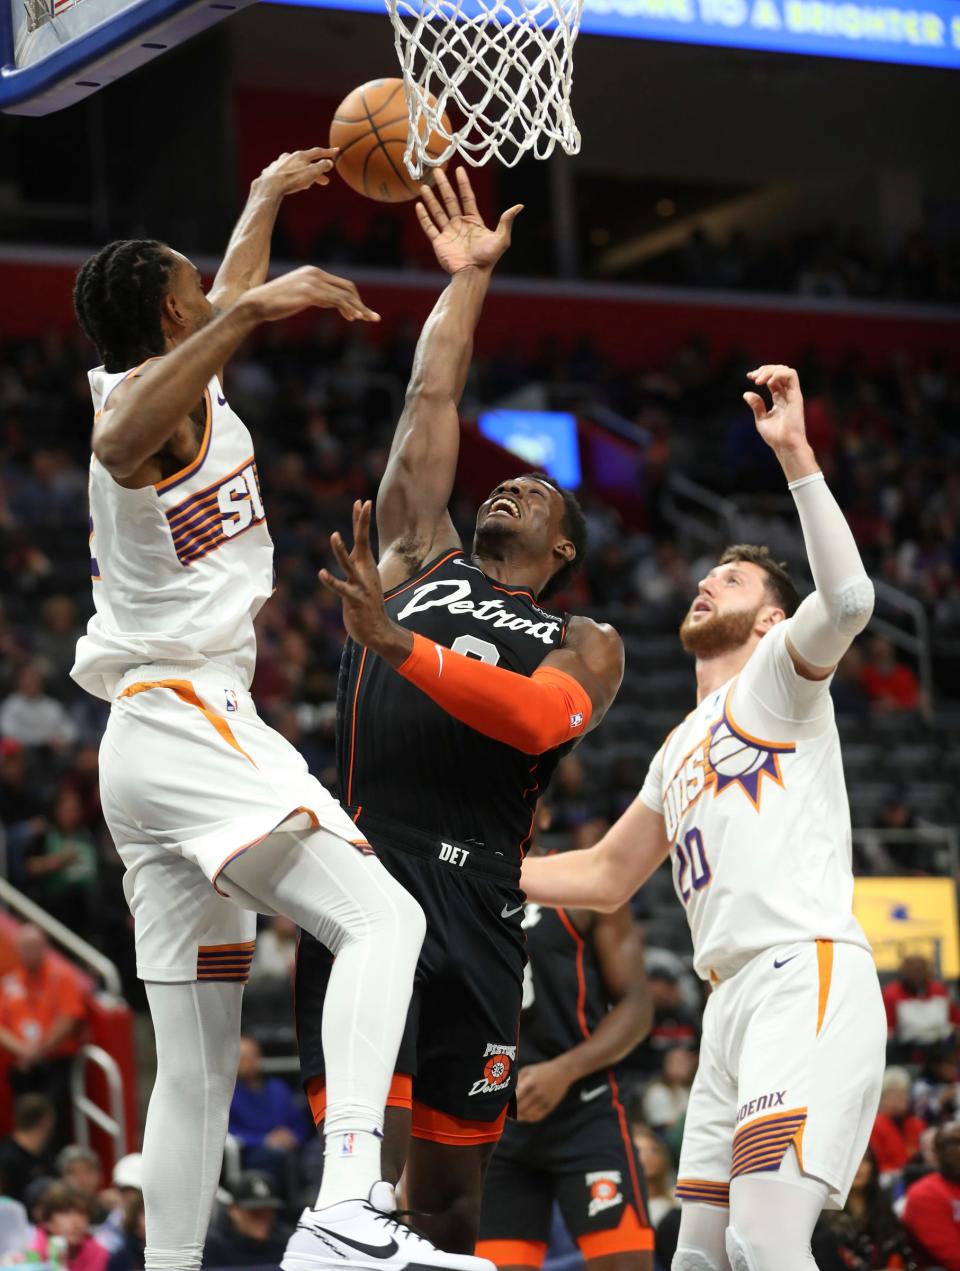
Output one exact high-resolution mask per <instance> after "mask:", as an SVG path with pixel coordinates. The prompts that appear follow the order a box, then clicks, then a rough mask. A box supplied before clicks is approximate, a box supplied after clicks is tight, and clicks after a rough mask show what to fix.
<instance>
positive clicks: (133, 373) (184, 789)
mask: <svg viewBox="0 0 960 1271" xmlns="http://www.w3.org/2000/svg"><path fill="white" fill-rule="evenodd" d="M333 155H334V152H332V151H328V150H322V149H315V150H308V151H302V152H298V153H296V154H292V155H289V154H286V155H283V156H281V158H280V159H278V160H277V161H276V162H275V163H274V164H272V165H271V166H270V167H269V168H268V169H266V170H265V172H264V174H263V175H262V176H261V177H260V178H259V179H258V180H257V181H255V182H254V185H253V189H252V192H251V196H250V199H249V201H248V203H247V206H246V208H245V210H244V212H243V215H242V217H241V219H240V222H239V224H238V226H237V228H236V230H235V232H234V235H233V237H232V239H231V243H230V246H229V249H228V252H227V255H226V258H225V260H224V263H223V265H222V267H221V269H220V271H219V273H218V274H217V277H216V280H215V282H214V286H213V289H212V291H211V295H210V297H209V298H208V297H207V296H205V295H204V292H203V287H202V283H201V278H200V274H199V271H198V270H197V269H196V268H195V267H194V266H193V265H192V264H191V263H190V261H188V260H187V259H186V258H185V257H184V256H181V255H180V254H179V253H177V252H175V251H173V250H172V249H171V248H169V247H167V246H166V245H164V244H162V243H158V242H155V241H153V240H146V239H139V240H131V241H126V242H117V243H111V244H110V245H109V246H107V247H105V248H104V249H103V250H102V251H100V252H98V253H97V255H96V256H94V257H92V258H91V259H90V260H89V261H87V263H86V264H85V265H84V266H83V268H82V269H81V271H80V273H79V275H78V278H77V285H76V291H75V303H76V309H77V315H78V317H79V320H80V322H81V325H82V326H83V328H84V330H85V331H86V332H87V334H88V335H89V336H90V338H91V339H92V340H93V342H94V343H95V344H96V346H97V348H98V350H99V352H100V354H101V356H102V357H103V360H104V365H103V366H102V367H99V368H98V369H97V370H95V371H93V372H91V375H90V381H91V388H92V392H93V398H94V404H95V408H96V417H95V424H94V430H93V457H92V459H91V464H90V509H91V522H90V541H91V573H92V576H93V593H94V603H95V606H96V613H95V614H94V616H93V618H92V619H91V621H90V624H89V628H88V630H87V634H86V635H85V636H84V637H83V638H82V639H81V640H80V642H79V645H78V648H77V660H76V665H75V667H74V670H73V675H74V678H75V679H76V680H77V682H78V683H80V684H81V685H82V686H83V687H84V688H86V689H87V690H88V691H89V692H91V693H94V694H96V695H97V696H99V697H102V698H105V699H106V700H108V701H110V702H111V711H110V719H109V723H108V725H107V729H106V732H105V734H104V738H103V743H102V746H101V750H100V779H101V792H102V800H103V810H104V815H105V817H106V820H107V824H108V825H109V828H110V831H111V834H112V835H113V838H114V841H115V843H116V846H117V849H118V850H119V852H120V855H121V857H122V859H123V861H124V864H125V865H126V867H127V872H126V875H125V879H124V889H125V892H126V895H127V900H128V902H129V904H130V908H131V911H132V913H133V917H134V928H135V938H136V947H137V966H138V973H139V975H140V976H141V978H142V979H143V980H144V981H145V982H146V990H147V998H148V1001H149V1004H150V1010H151V1014H152V1016H153V1021H154V1029H155V1032H156V1038H157V1080H156V1085H155V1087H154V1091H153V1095H152V1097H151V1101H150V1110H149V1113H148V1116H147V1124H146V1130H145V1133H144V1143H143V1154H144V1179H143V1181H144V1198H145V1202H146V1214H147V1250H146V1267H147V1269H148V1271H193V1269H194V1268H199V1267H200V1265H201V1259H202V1255H203V1242H204V1236H205V1234H206V1228H207V1224H208V1222H209V1218H210V1212H211V1209H212V1205H213V1198H214V1192H215V1188H216V1185H217V1180H218V1177H219V1173H220V1166H221V1161H222V1157H223V1143H224V1137H225V1134H226V1128H227V1116H228V1111H229V1105H230V1099H231V1096H232V1093H233V1087H234V1083H235V1078H236V1069H237V1059H238V1050H239V1038H240V1009H241V999H242V993H243V984H244V982H245V981H246V978H247V975H248V972H249V969H250V963H251V961H252V958H253V947H254V936H255V931H256V912H257V911H259V912H261V913H267V914H270V913H277V914H283V915H285V916H287V917H289V918H292V919H293V920H295V921H296V922H297V923H298V924H299V925H300V926H301V927H302V928H304V929H305V930H307V931H309V932H311V933H312V934H313V935H314V936H316V938H317V939H319V940H321V941H322V942H323V943H324V944H326V945H327V946H328V947H329V948H330V949H331V950H333V951H334V952H335V954H336V960H335V963H334V969H333V978H332V979H331V983H330V988H329V990H328V993H327V997H326V1005H325V1009H324V1014H323V1038H324V1048H325V1051H326V1054H327V1091H328V1105H327V1106H328V1111H327V1119H326V1127H325V1128H326V1168H325V1170H324V1175H323V1183H322V1186H321V1189H320V1195H319V1197H318V1200H317V1207H316V1208H315V1209H308V1210H305V1211H304V1215H303V1217H302V1218H301V1222H300V1225H299V1227H298V1230H297V1232H296V1233H295V1234H294V1236H293V1237H292V1239H291V1242H290V1246H289V1248H288V1250H287V1254H286V1256H285V1258H284V1262H283V1267H284V1271H311V1269H312V1268H321V1267H329V1266H333V1265H337V1266H344V1265H346V1266H347V1267H349V1266H350V1265H351V1264H353V1265H358V1264H359V1265H369V1263H370V1259H371V1258H373V1259H376V1261H377V1265H381V1266H383V1267H385V1268H391V1267H393V1268H395V1269H396V1271H399V1269H401V1268H404V1267H407V1266H410V1265H411V1264H416V1265H418V1266H430V1267H437V1268H440V1267H446V1268H454V1269H457V1268H459V1269H460V1271H488V1269H490V1264H489V1263H487V1262H484V1261H482V1260H479V1259H474V1258H458V1257H456V1256H452V1255H449V1254H440V1253H439V1252H438V1251H437V1250H436V1249H434V1248H433V1246H432V1245H430V1244H429V1243H428V1242H427V1241H425V1240H423V1239H422V1238H421V1237H419V1236H417V1235H415V1234H414V1233H412V1232H411V1231H409V1229H408V1228H407V1227H405V1226H402V1225H401V1224H400V1223H399V1222H398V1221H397V1220H396V1218H395V1217H394V1216H393V1209H394V1205H393V1194H392V1188H390V1187H389V1186H388V1185H387V1184H386V1183H383V1182H381V1181H379V1180H380V1179H381V1170H380V1143H381V1140H382V1137H383V1135H382V1130H383V1116H384V1104H385V1102H386V1097H387V1091H388V1087H389V1084H390V1078H391V1075H392V1072H393V1066H394V1061H395V1059H396V1054H397V1049H398V1045H399V1042H400V1036H401V1032H402V1029H403V1024H404V1020H405V1017H406V1010H407V1003H408V1000H409V996H410V992H411V987H412V982H413V973H414V968H415V965H416V961H417V956H418V954H419V951H420V946H421V943H422V939H423V933H424V919H423V914H422V912H421V910H420V908H419V906H418V905H417V904H416V902H415V901H414V900H413V899H412V898H411V897H410V896H409V895H408V894H407V893H406V892H405V891H404V890H403V888H402V887H400V885H399V884H398V883H397V882H395V880H394V879H393V878H392V877H391V876H390V875H389V874H388V873H387V872H386V870H385V869H384V868H383V867H382V866H381V864H380V862H379V861H378V860H377V858H376V856H375V855H374V854H373V853H372V851H371V850H370V848H369V846H368V845H367V844H366V842H365V841H364V840H363V838H362V836H361V835H360V834H359V832H358V831H357V829H356V827H355V825H354V824H353V822H352V821H351V820H350V818H349V817H348V816H347V815H346V813H345V812H344V811H343V810H342V809H341V808H340V806H339V804H338V803H337V802H336V801H335V800H334V799H333V798H332V797H331V796H330V795H329V794H328V793H327V791H326V790H324V789H323V787H322V786H321V785H320V784H319V782H317V781H316V779H315V778H313V777H312V776H310V774H309V773H308V771H307V766H306V763H305V762H304V760H303V759H302V758H301V756H300V755H299V754H298V753H297V751H296V750H294V749H293V747H292V746H290V745H289V744H288V743H287V742H286V741H285V740H284V739H283V738H282V737H280V736H279V734H277V733H275V732H274V731H273V730H271V729H270V728H268V727H267V726H266V725H265V724H264V723H263V722H262V721H261V720H260V718H259V717H258V715H257V712H256V709H255V707H254V704H253V701H252V699H251V697H250V692H249V689H250V682H251V679H252V677H253V670H254V662H255V656H256V638H255V634H254V628H253V619H254V618H255V616H256V614H257V612H258V610H259V609H260V608H261V606H262V605H263V604H264V602H265V601H266V600H267V599H268V598H269V596H270V593H271V590H272V587H273V546H272V543H271V541H270V535H269V533H268V531H267V526H266V520H265V514H264V508H263V502H262V498H261V493H260V484H259V479H258V475H257V465H256V460H255V457H254V453H253V443H252V441H251V438H250V434H249V432H248V431H247V429H246V428H245V427H244V425H243V423H242V422H241V421H240V419H239V418H238V417H237V415H236V414H235V413H234V412H233V410H232V409H231V408H230V406H229V404H228V401H227V398H226V394H225V391H224V387H223V374H222V368H223V365H224V363H225V362H226V361H227V360H228V358H229V357H230V356H231V354H232V353H233V352H234V351H235V350H236V348H237V347H238V345H239V344H240V343H241V341H242V340H243V339H244V338H245V337H246V336H247V335H249V334H250V332H251V331H253V330H254V328H255V327H256V326H257V325H258V324H259V323H261V322H268V321H275V320H277V319H282V318H286V317H289V316H291V315H292V314H295V313H298V312H299V311H301V310H303V309H306V308H308V307H310V306H317V307H321V308H333V309H337V310H338V311H339V312H340V313H341V314H342V315H343V316H344V317H345V318H347V319H348V320H351V321H352V320H355V319H358V320H364V321H371V320H375V319H376V316H377V315H376V314H374V313H373V312H372V311H371V310H370V309H368V308H367V306H366V305H365V304H364V303H363V302H362V300H361V299H360V297H359V295H358V294H357V290H356V288H355V287H354V286H353V284H352V283H349V282H345V281H344V280H342V279H339V278H335V277H332V276H330V275H328V274H325V273H323V272H322V271H321V270H319V269H314V268H304V269H298V270H296V271H294V272H293V273H291V274H287V275H286V276H284V277H281V278H277V279H275V280H274V281H273V282H265V281H264V279H265V278H266V276H267V266H268V260H269V245H270V238H271V233H272V230H273V225H274V221H275V218H276V214H277V210H278V208H279V206H280V202H281V199H282V198H283V197H284V196H285V195H286V194H288V193H291V192H292V191H294V190H300V189H306V188H307V187H309V186H311V185H314V184H317V183H320V184H325V183H326V180H327V177H326V175H325V174H326V173H327V172H328V171H329V169H330V167H331V159H332V157H333Z"/></svg>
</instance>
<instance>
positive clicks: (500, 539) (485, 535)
mask: <svg viewBox="0 0 960 1271" xmlns="http://www.w3.org/2000/svg"><path fill="white" fill-rule="evenodd" d="M516 540H517V531H516V530H515V529H514V528H513V527H512V526H510V525H497V524H496V522H494V524H493V525H491V524H489V522H488V523H487V524H485V525H483V526H482V527H481V526H478V527H477V529H476V530H475V531H474V535H473V550H474V552H476V554H477V555H478V556H480V557H482V558H483V559H484V560H500V561H502V560H506V558H507V555H508V553H509V552H510V551H511V548H512V547H513V545H514V544H515V543H516Z"/></svg>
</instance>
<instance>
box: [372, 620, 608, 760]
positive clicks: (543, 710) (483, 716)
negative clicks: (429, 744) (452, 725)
mask: <svg viewBox="0 0 960 1271" xmlns="http://www.w3.org/2000/svg"><path fill="white" fill-rule="evenodd" d="M397 669H398V671H399V672H400V674H401V675H402V676H403V677H404V679H407V680H409V681H410V683H411V684H416V686H417V688H419V689H422V690H423V692H424V693H426V694H427V696H428V697H431V698H432V699H433V700H434V701H435V702H436V703H437V705H438V706H441V707H442V708H443V709H444V710H445V711H446V712H447V714H448V715H452V716H453V717H454V719H459V720H460V721H461V723H464V724H468V725H469V726H470V727H471V728H475V729H476V730H477V732H478V733H483V734H484V736H486V737H492V738H493V739H494V741H502V742H503V743H504V744H505V745H507V746H513V747H514V748H515V749H517V750H522V751H523V753H524V754H526V755H542V754H543V753H544V752H545V751H547V750H553V749H554V747H556V746H562V745H563V743H564V742H567V741H570V740H571V739H572V738H574V737H579V736H581V735H582V734H583V733H584V732H586V729H587V725H588V724H589V723H590V716H591V715H592V713H593V703H592V702H591V701H590V696H589V694H588V693H587V691H586V689H585V688H584V687H583V685H582V684H579V683H578V682H577V681H576V680H575V679H574V678H573V676H572V675H568V674H567V673H566V671H559V670H557V668H556V667H550V666H545V667H540V668H539V669H538V670H536V671H534V673H533V675H531V676H529V677H527V676H526V675H517V674H516V673H515V672H514V671H507V670H504V668H503V667H499V666H490V665H489V663H487V662H481V661H479V660H478V659H477V658H468V657H465V656H464V655H463V654H462V653H454V652H452V651H451V650H450V649H446V648H444V647H443V646H442V645H439V644H434V643H433V641H432V640H427V639H426V638H425V637H424V636H421V635H415V636H414V637H413V651H412V652H411V654H410V656H409V657H408V658H407V660H406V662H404V663H403V664H402V665H401V666H399V667H398V668H397Z"/></svg>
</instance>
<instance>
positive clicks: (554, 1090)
mask: <svg viewBox="0 0 960 1271" xmlns="http://www.w3.org/2000/svg"><path fill="white" fill-rule="evenodd" d="M523 928H524V931H525V932H526V937H527V954H528V958H529V961H528V962H527V970H526V975H525V978H524V993H523V1014H522V1015H521V1017H520V1055H521V1064H520V1074H519V1078H518V1082H517V1114H518V1118H519V1119H518V1121H515V1122H510V1123H508V1125H507V1126H506V1128H505V1130H504V1134H503V1137H502V1138H501V1140H500V1142H499V1144H498V1145H497V1149H496V1151H495V1152H494V1154H493V1159H492V1160H491V1162H490V1168H489V1170H488V1171H487V1177H486V1184H485V1186H484V1192H483V1211H482V1215H481V1220H480V1240H479V1242H478V1244H477V1254H478V1255H479V1256H481V1257H484V1258H489V1259H490V1261H491V1262H494V1263H496V1264H497V1266H498V1267H499V1268H500V1269H501V1271H506V1269H507V1268H510V1269H511V1271H513V1269H516V1271H520V1269H521V1268H523V1269H524V1271H526V1269H527V1268H539V1267H540V1266H541V1264H542V1263H543V1259H544V1255H545V1254H546V1250H547V1240H548V1236H549V1232H550V1218H551V1211H552V1208H553V1202H554V1200H556V1201H557V1202H558V1203H559V1205H560V1210H561V1213H562V1214H563V1218H564V1221H565V1223H566V1225H567V1229H568V1230H569V1232H570V1234H571V1236H573V1238H574V1239H575V1240H576V1242H577V1244H578V1246H579V1248H580V1251H581V1253H582V1254H583V1256H584V1258H585V1260H586V1262H587V1265H588V1267H590V1269H591V1271H651V1268H652V1266H653V1254H652V1250H653V1231H652V1229H651V1227H650V1223H649V1221H648V1219H647V1209H646V1196H645V1193H644V1188H643V1175H642V1171H641V1169H640V1164H639V1161H638V1159H637V1154H636V1150H635V1149H634V1146H633V1143H632V1141H631V1138H630V1132H629V1127H628V1125H627V1118H626V1114H625V1112H624V1109H623V1105H622V1104H621V1102H620V1094H619V1090H618V1087H617V1079H616V1074H615V1072H614V1069H613V1065H615V1064H616V1063H617V1062H618V1061H619V1060H621V1059H622V1058H623V1057H624V1055H626V1054H628V1053H629V1052H630V1051H631V1050H632V1049H633V1047H634V1046H635V1045H636V1044H637V1043H638V1042H639V1041H640V1040H642V1038H643V1037H644V1036H645V1034H646V1033H647V1031H648V1030H649V1028H650V1024H651V1021H652V1018H653V1010H652V1005H651V1001H650V996H649V992H648V990H647V982H646V975H645V973H644V967H643V941H642V938H641V935H640V931H639V929H638V928H637V926H636V924H635V923H634V921H633V919H632V918H631V916H630V911H629V909H628V908H626V907H624V908H622V909H618V910H616V911H615V912H613V913H609V914H599V913H589V912H587V911H585V910H565V909H547V908H543V907H541V906H540V905H534V904H527V905H526V907H525V916H524V920H523Z"/></svg>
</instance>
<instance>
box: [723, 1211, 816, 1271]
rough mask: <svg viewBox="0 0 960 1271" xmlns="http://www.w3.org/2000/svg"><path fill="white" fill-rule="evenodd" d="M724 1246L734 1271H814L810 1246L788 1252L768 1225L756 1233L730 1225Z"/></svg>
mask: <svg viewBox="0 0 960 1271" xmlns="http://www.w3.org/2000/svg"><path fill="white" fill-rule="evenodd" d="M726 1246H727V1258H728V1259H729V1261H730V1266H731V1267H732V1268H733V1271H816V1266H817V1264H816V1262H815V1261H814V1258H813V1254H812V1253H811V1251H810V1245H809V1243H807V1244H806V1246H805V1247H804V1248H799V1247H793V1248H791V1247H790V1243H789V1242H787V1243H786V1244H785V1243H784V1240H783V1235H782V1233H781V1232H778V1231H775V1230H774V1229H773V1228H772V1227H771V1226H770V1224H769V1223H768V1224H765V1225H764V1226H763V1227H761V1228H759V1229H757V1230H750V1229H748V1228H747V1227H745V1226H744V1225H742V1224H741V1225H740V1226H737V1227H735V1226H733V1224H732V1223H731V1225H730V1226H729V1227H728V1228H727V1232H726Z"/></svg>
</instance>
